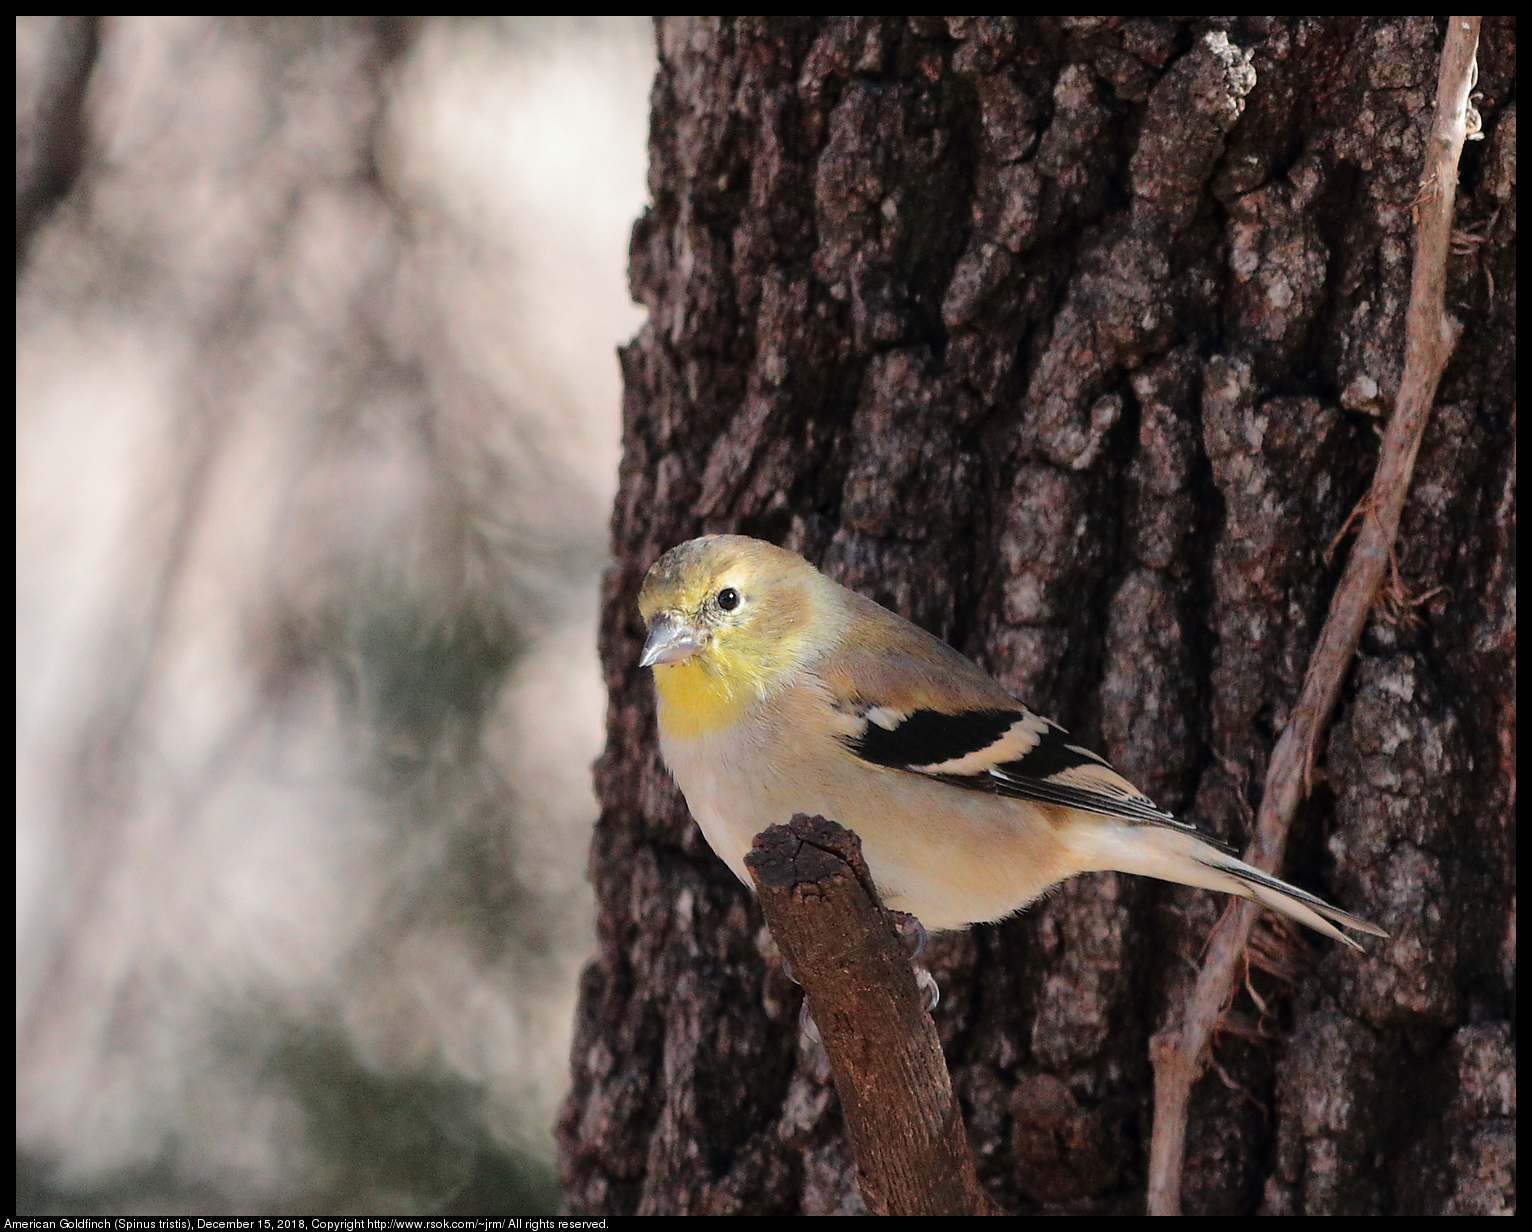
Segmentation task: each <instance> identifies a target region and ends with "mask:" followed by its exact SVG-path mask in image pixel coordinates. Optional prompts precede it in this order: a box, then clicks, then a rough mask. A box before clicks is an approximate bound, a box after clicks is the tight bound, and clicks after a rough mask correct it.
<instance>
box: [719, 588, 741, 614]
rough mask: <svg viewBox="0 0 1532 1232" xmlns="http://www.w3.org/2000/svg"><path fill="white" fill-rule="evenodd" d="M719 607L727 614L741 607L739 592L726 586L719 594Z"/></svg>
mask: <svg viewBox="0 0 1532 1232" xmlns="http://www.w3.org/2000/svg"><path fill="white" fill-rule="evenodd" d="M718 606H719V607H721V608H722V609H723V610H724V611H726V612H732V611H733V610H734V609H735V608H737V607H738V606H739V591H737V590H735V589H734V587H732V586H725V587H724V588H723V589H722V590H720V591H719V592H718Z"/></svg>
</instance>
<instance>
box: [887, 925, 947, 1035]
mask: <svg viewBox="0 0 1532 1232" xmlns="http://www.w3.org/2000/svg"><path fill="white" fill-rule="evenodd" d="M888 914H889V917H890V918H891V919H892V920H893V921H894V929H895V930H896V931H897V932H898V934H899V940H900V941H902V942H904V948H905V949H907V950H908V951H909V952H910V965H911V966H913V967H914V968H915V985H916V987H918V988H919V989H920V1001H921V1004H922V1005H924V1006H925V1008H926V1012H927V1013H930V1012H931V1011H932V1010H934V1009H935V1008H936V1006H937V1003H938V1002H939V1001H940V1000H941V999H942V994H941V989H939V988H938V987H937V986H936V977H935V976H933V975H932V974H931V973H930V972H929V971H927V970H926V969H925V968H924V967H922V966H921V965H920V964H919V963H917V962H915V959H917V958H919V957H920V952H921V951H922V950H924V949H925V948H926V926H925V925H924V924H922V923H921V922H920V920H919V919H917V918H916V917H915V916H913V915H911V914H910V913H909V912H908V911H890V912H889V913H888Z"/></svg>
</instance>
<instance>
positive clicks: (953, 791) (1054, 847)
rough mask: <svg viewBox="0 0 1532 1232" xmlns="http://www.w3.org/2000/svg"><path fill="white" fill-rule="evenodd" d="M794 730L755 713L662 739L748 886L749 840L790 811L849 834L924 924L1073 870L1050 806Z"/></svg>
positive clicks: (988, 906) (1006, 910)
mask: <svg viewBox="0 0 1532 1232" xmlns="http://www.w3.org/2000/svg"><path fill="white" fill-rule="evenodd" d="M745 733H748V734H745ZM794 734H795V735H796V737H797V738H796V739H793V738H786V737H787V736H788V733H786V732H783V731H780V730H778V728H777V725H776V724H774V723H772V722H770V721H767V720H761V719H760V718H759V717H757V720H756V721H754V722H750V723H743V724H736V725H732V726H731V727H730V728H729V729H727V730H724V731H715V732H712V733H709V734H706V735H704V736H702V737H698V738H691V739H677V738H674V737H672V738H670V739H668V740H667V739H662V742H661V743H662V750H663V752H664V755H665V760H666V763H667V764H668V765H669V766H670V769H671V772H672V773H673V774H674V775H675V778H676V781H677V783H678V784H679V785H680V787H681V791H682V793H683V794H684V795H685V796H686V802H687V805H688V807H689V808H690V809H691V813H692V816H693V817H695V818H696V820H697V824H698V825H699V826H700V827H701V828H702V833H703V835H704V836H705V837H706V838H707V840H708V843H709V844H710V845H711V846H712V848H713V850H714V851H715V852H717V853H718V855H719V856H720V857H721V858H722V859H723V861H724V863H725V864H727V865H728V866H729V868H730V869H732V870H733V871H734V874H735V875H736V876H737V877H739V878H740V880H742V881H744V882H745V883H746V884H747V885H748V884H750V878H749V875H748V873H747V871H746V869H745V853H746V852H748V851H749V850H750V844H751V841H752V840H753V839H754V837H755V835H756V834H758V833H759V832H760V831H762V830H764V829H765V828H766V827H767V826H770V825H776V824H780V823H784V822H786V821H788V820H789V819H790V818H791V817H792V816H793V814H794V813H809V814H816V813H817V814H819V815H821V816H824V817H828V818H830V819H831V820H833V821H837V822H839V823H840V824H841V825H843V826H846V827H847V828H848V829H851V830H854V831H856V833H857V835H858V836H859V837H860V838H861V840H862V851H863V854H864V855H865V856H866V858H867V863H868V867H869V868H870V869H871V871H872V875H873V880H874V882H875V883H876V884H877V886H878V890H879V892H880V893H881V894H882V896H883V900H884V904H885V905H886V906H888V907H892V908H895V909H897V910H901V911H908V912H911V913H912V914H914V915H916V916H918V917H919V918H920V920H921V922H922V923H923V924H925V926H926V927H927V928H931V929H941V928H961V927H963V926H965V925H967V924H971V923H975V922H977V921H981V920H994V919H999V918H1000V917H1002V916H1005V915H1009V914H1010V913H1011V912H1013V911H1016V910H1017V909H1019V908H1021V907H1023V906H1025V905H1026V904H1027V903H1029V902H1031V901H1032V899H1034V898H1036V897H1037V896H1038V895H1039V894H1041V893H1042V892H1043V891H1044V890H1045V889H1047V888H1048V887H1049V886H1050V885H1052V884H1054V883H1055V882H1057V881H1060V880H1062V879H1063V878H1064V877H1067V876H1069V875H1070V874H1071V873H1073V872H1075V871H1078V870H1077V869H1074V868H1071V867H1068V865H1067V863H1066V860H1067V857H1066V853H1065V848H1064V845H1063V844H1062V843H1061V842H1060V841H1059V837H1058V833H1057V815H1056V814H1054V813H1052V812H1051V811H1049V810H1045V809H1043V808H1040V807H1038V806H1035V805H1032V804H1029V803H1027V802H1025V801H1019V800H1011V799H1006V798H1003V797H999V796H993V795H989V794H986V793H982V792H973V791H968V790H966V789H964V788H960V787H955V786H952V785H951V784H946V783H940V782H936V781H934V780H930V779H926V778H923V777H922V776H920V775H917V774H914V773H911V772H908V771H901V770H892V769H883V768H879V767H874V766H868V765H867V764H866V763H863V762H860V761H858V760H857V759H856V758H855V757H854V755H853V754H852V753H850V752H849V750H844V749H842V748H841V747H840V746H839V745H838V744H836V743H834V742H833V740H834V738H833V737H832V736H829V735H826V734H823V733H818V734H816V736H817V739H818V740H819V741H821V742H823V743H820V744H819V745H818V756H817V757H812V758H810V757H804V756H800V755H797V754H796V753H795V749H797V748H798V747H799V746H800V745H801V744H802V743H803V741H804V739H805V738H806V737H805V734H804V733H803V732H802V731H801V730H800V731H798V732H796V733H794Z"/></svg>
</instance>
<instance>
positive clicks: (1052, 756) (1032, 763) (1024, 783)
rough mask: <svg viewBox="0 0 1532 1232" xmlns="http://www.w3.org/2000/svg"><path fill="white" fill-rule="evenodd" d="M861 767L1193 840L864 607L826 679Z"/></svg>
mask: <svg viewBox="0 0 1532 1232" xmlns="http://www.w3.org/2000/svg"><path fill="white" fill-rule="evenodd" d="M826 683H827V684H828V685H829V686H830V689H831V692H832V695H833V700H832V704H833V705H834V706H835V708H836V709H837V710H838V711H839V712H840V715H841V716H842V723H843V725H842V727H841V732H840V739H841V741H842V742H843V743H844V744H845V746H846V747H847V748H848V749H849V750H850V751H851V752H852V753H854V754H855V755H856V756H857V757H858V758H860V759H861V760H863V761H865V762H867V763H869V764H871V765H875V766H887V767H890V768H893V769H898V770H906V771H909V772H910V773H912V774H922V775H925V776H927V777H929V778H934V779H939V780H941V781H942V782H944V783H951V784H952V785H954V786H956V787H962V788H966V789H968V790H971V791H984V792H989V793H991V794H994V795H1000V796H1010V797H1013V798H1015V799H1019V800H1034V801H1036V802H1038V803H1040V804H1052V805H1060V806H1063V807H1067V808H1075V809H1082V810H1084V811H1086V812H1090V813H1098V814H1100V815H1102V816H1105V817H1115V818H1120V819H1122V820H1124V821H1130V822H1138V823H1141V824H1152V825H1162V826H1171V827H1174V828H1175V829H1178V830H1186V831H1190V832H1192V833H1196V832H1197V831H1196V830H1195V828H1194V827H1192V826H1189V825H1187V824H1186V823H1185V822H1182V821H1178V820H1177V819H1176V817H1175V816H1174V815H1173V814H1171V813H1168V812H1166V811H1165V810H1164V809H1162V808H1159V807H1158V806H1157V805H1156V804H1155V803H1154V802H1153V801H1152V800H1150V799H1149V798H1148V797H1147V796H1146V795H1144V793H1143V792H1141V791H1139V790H1138V789H1137V788H1136V787H1134V786H1133V784H1131V783H1130V782H1128V781H1127V779H1125V778H1123V777H1122V775H1120V774H1118V773H1117V772H1116V771H1115V770H1113V769H1112V767H1111V765H1110V764H1109V763H1108V762H1107V761H1106V759H1105V758H1103V757H1101V756H1099V755H1098V754H1096V753H1093V752H1092V751H1091V750H1090V749H1087V748H1085V747H1084V746H1083V745H1080V744H1076V743H1075V742H1074V741H1073V740H1071V739H1070V737H1069V733H1068V732H1066V731H1065V730H1064V729H1063V728H1062V727H1060V726H1059V725H1058V724H1057V723H1055V722H1053V721H1052V720H1051V719H1045V718H1043V717H1042V716H1041V715H1037V714H1034V713H1032V711H1030V710H1028V709H1027V708H1026V707H1025V706H1024V705H1022V704H1021V703H1020V702H1018V701H1017V700H1016V699H1015V698H1013V697H1012V696H1011V695H1010V694H1009V693H1007V692H1006V691H1005V690H1004V689H1003V688H1002V687H1001V686H1000V684H999V683H998V682H997V681H995V680H993V679H992V678H991V677H990V676H988V675H987V674H985V673H984V672H983V671H981V670H980V669H979V668H978V667H976V666H975V665H974V664H973V663H971V662H969V661H968V660H967V659H965V658H964V657H963V656H962V655H960V654H958V653H957V651H955V650H953V649H952V648H951V647H950V646H948V645H946V644H945V643H944V642H940V641H938V640H937V639H936V638H934V637H931V636H930V635H929V634H927V633H925V632H923V631H921V630H920V629H918V628H916V627H915V626H914V625H911V624H909V623H908V622H906V621H904V620H902V619H900V618H899V617H897V616H895V615H893V614H892V613H889V612H887V611H885V610H884V609H882V608H879V607H876V606H875V605H873V604H871V603H867V604H866V606H865V607H863V606H861V605H860V604H858V605H857V608H856V610H855V620H854V623H853V624H852V626H851V630H850V633H849V636H848V637H847V639H846V641H845V642H844V643H843V644H842V646H841V653H840V654H839V655H837V658H836V668H835V670H832V671H830V672H828V673H826Z"/></svg>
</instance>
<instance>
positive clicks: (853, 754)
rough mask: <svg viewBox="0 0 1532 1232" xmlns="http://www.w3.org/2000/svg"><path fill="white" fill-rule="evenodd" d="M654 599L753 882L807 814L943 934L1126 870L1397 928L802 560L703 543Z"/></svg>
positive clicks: (663, 571)
mask: <svg viewBox="0 0 1532 1232" xmlns="http://www.w3.org/2000/svg"><path fill="white" fill-rule="evenodd" d="M638 608H639V614H640V615H641V617H642V618H643V621H644V625H645V641H644V646H643V651H642V653H641V655H640V656H639V665H640V666H641V667H647V668H652V669H653V678H654V689H655V699H656V718H657V720H658V729H659V744H660V751H661V754H662V755H663V757H664V760H665V764H666V766H667V767H668V768H669V770H670V773H671V775H672V777H673V778H674V779H675V781H676V783H677V785H678V786H679V787H680V789H681V793H682V795H684V796H685V798H686V803H687V807H688V808H689V809H690V811H691V814H692V817H693V818H695V820H696V822H697V824H698V826H699V827H700V828H701V830H702V833H703V835H704V836H705V837H706V839H707V841H708V844H709V845H710V846H711V847H712V849H713V850H714V851H715V852H716V853H717V854H718V856H719V857H720V858H721V859H722V860H723V862H724V863H725V864H726V865H728V867H729V868H730V869H731V870H732V871H733V872H734V874H735V876H737V877H738V878H739V879H740V880H741V881H742V882H744V883H745V885H747V886H749V885H751V881H750V878H749V876H748V873H747V871H746V867H745V855H746V853H747V852H749V851H750V848H751V843H752V840H753V839H754V837H755V835H756V834H758V833H759V832H761V831H762V830H764V829H766V828H767V827H768V826H771V825H775V824H781V823H785V822H787V821H788V820H789V819H790V818H791V817H792V816H793V815H794V814H797V813H805V814H809V815H816V814H817V815H820V816H823V817H827V818H830V819H831V820H834V821H836V822H838V823H839V824H841V825H842V826H845V827H846V828H847V829H850V830H853V831H855V832H856V834H857V835H858V837H859V838H860V839H861V842H862V851H863V855H864V857H865V859H866V861H867V865H868V869H869V871H870V872H871V874H872V877H873V881H874V883H875V884H876V886H877V888H878V891H879V894H880V895H881V896H882V898H883V902H884V905H885V906H886V907H888V908H890V909H892V910H895V911H900V912H904V913H907V914H909V915H913V916H914V917H916V919H917V920H919V922H920V924H921V925H922V926H924V928H926V929H930V930H945V929H960V928H966V927H968V926H970V925H973V924H977V923H983V922H988V921H994V920H1000V919H1003V918H1005V917H1007V916H1009V915H1012V914H1014V913H1015V912H1017V911H1019V910H1021V909H1022V908H1023V907H1025V906H1026V905H1027V904H1028V903H1031V902H1033V901H1034V900H1036V899H1037V898H1038V897H1040V896H1041V895H1043V894H1044V893H1046V892H1047V891H1048V890H1049V889H1051V888H1052V887H1054V886H1056V885H1057V884H1058V883H1060V882H1062V881H1064V880H1065V879H1067V878H1069V877H1073V876H1075V875H1077V874H1080V873H1086V872H1097V871H1105V870H1114V871H1116V872H1122V873H1135V874H1139V875H1141V876H1147V877H1156V878H1159V879H1160V880H1162V881H1172V882H1179V883H1180V884H1182V885H1189V886H1200V887H1202V888H1204V889H1210V890H1221V891H1223V892H1224V893H1226V894H1233V895H1238V896H1239V897H1241V898H1246V899H1252V900H1254V901H1255V902H1257V903H1259V904H1261V905H1262V906H1264V907H1268V908H1270V909H1271V910H1273V911H1276V912H1280V913H1281V914H1283V915H1286V916H1290V917H1291V918H1293V919H1295V920H1298V921H1299V922H1301V923H1303V924H1305V925H1307V926H1308V927H1309V928H1312V929H1314V930H1316V931H1317V932H1320V933H1323V934H1324V935H1326V936H1328V937H1332V938H1335V939H1337V940H1339V941H1341V942H1343V943H1345V944H1346V945H1348V946H1351V947H1352V948H1353V949H1357V950H1360V949H1361V946H1360V945H1358V944H1357V942H1356V941H1355V940H1353V939H1352V938H1351V937H1349V936H1348V935H1347V934H1346V933H1344V932H1342V931H1341V928H1346V929H1351V930H1353V931H1356V932H1362V933H1370V934H1372V935H1374V936H1386V935H1387V934H1386V933H1384V932H1383V930H1382V929H1380V928H1378V927H1377V926H1376V925H1373V924H1370V923H1368V922H1367V921H1365V920H1362V919H1360V918H1358V917H1357V916H1354V915H1352V914H1350V913H1349V912H1346V911H1342V910H1341V909H1340V908H1338V907H1334V906H1332V905H1331V904H1329V903H1327V902H1325V901H1324V900H1323V899H1321V898H1318V897H1316V896H1315V895H1313V894H1310V893H1308V892H1307V891H1305V890H1301V889H1299V888H1298V887H1296V886H1292V885H1288V884H1287V883H1286V882H1284V881H1280V880H1278V879H1277V878H1275V877H1272V876H1270V875H1269V874H1267V873H1264V872H1262V871H1261V870H1260V869H1257V868H1254V867H1253V866H1251V865H1249V864H1247V863H1245V862H1244V861H1243V860H1240V859H1239V858H1238V857H1237V856H1235V855H1234V854H1233V853H1232V852H1230V851H1229V850H1227V849H1226V848H1224V847H1223V846H1222V845H1220V844H1219V843H1218V842H1217V841H1216V840H1213V839H1211V838H1209V837H1207V836H1206V835H1203V834H1201V833H1200V832H1199V831H1198V830H1197V829H1196V828H1195V827H1194V826H1192V825H1190V824H1188V823H1186V822H1184V821H1181V820H1179V819H1177V818H1176V817H1175V815H1174V814H1172V813H1169V812H1167V811H1165V810H1164V809H1161V808H1160V807H1158V806H1157V805H1156V804H1155V803H1154V802H1153V801H1152V800H1150V799H1149V798H1148V797H1147V796H1145V795H1144V794H1143V793H1142V792H1141V791H1139V790H1138V788H1136V787H1134V786H1133V784H1132V783H1130V782H1129V781H1128V780H1127V779H1125V778H1123V776H1122V775H1120V774H1118V773H1117V772H1116V771H1115V770H1113V769H1112V767H1111V765H1110V764H1108V762H1107V761H1106V759H1105V758H1103V757H1101V756H1099V755H1098V754H1096V753H1094V752H1092V751H1091V750H1090V749H1088V748H1086V747H1084V746H1083V745H1081V744H1079V743H1077V742H1076V741H1074V740H1073V739H1072V738H1071V737H1070V735H1069V733H1068V732H1066V731H1065V730H1064V729H1063V728H1062V727H1060V726H1059V725H1058V724H1057V723H1055V722H1053V721H1052V720H1050V719H1046V718H1044V717H1042V716H1041V715H1038V714H1036V713H1034V712H1033V711H1032V710H1030V709H1029V708H1028V707H1027V706H1025V705H1023V704H1022V703H1021V702H1020V701H1018V700H1017V699H1016V698H1015V697H1014V696H1012V695H1011V693H1009V692H1008V691H1007V690H1006V689H1005V688H1004V687H1003V686H1002V685H1001V684H1000V683H999V682H998V681H996V680H994V679H993V678H992V677H990V676H989V675H988V674H986V673H985V672H984V671H983V670H981V669H980V668H979V667H978V666H976V665H975V664H974V663H972V662H971V661H970V660H968V659H966V658H965V657H963V656H962V655H961V654H959V653H958V652H957V651H956V650H954V649H953V648H952V647H950V646H948V645H947V644H946V643H945V642H942V641H940V640H939V639H938V638H936V637H934V636H932V635H931V634H929V633H927V632H926V631H925V630H923V629H921V628H919V627H917V626H916V625H914V624H912V623H910V622H909V621H907V620H905V619H904V618H903V617H901V616H899V615H897V614H895V613H894V612H891V611H889V610H888V609H886V608H884V607H881V606H879V605H878V604H877V603H874V602H873V601H872V600H871V599H868V598H866V597H865V596H863V595H859V594H857V593H856V592H855V591H852V590H849V589H847V588H846V587H844V586H842V585H840V584H839V583H838V582H835V581H834V580H832V579H831V578H828V577H826V576H825V575H824V574H823V573H822V572H820V571H819V570H818V569H816V568H815V567H814V566H813V565H812V564H810V563H809V562H808V561H807V560H805V559H804V558H803V557H802V556H799V555H798V554H797V553H795V552H791V551H788V550H787V549H785V548H780V547H777V546H775V545H773V544H770V543H766V542H764V541H762V540H759V539H753V538H749V537H747V536H744V535H707V536H703V537H702V538H698V539H691V540H689V541H687V542H685V543H682V544H679V545H678V546H676V547H673V548H671V549H670V550H669V551H667V552H665V553H664V554H663V555H662V556H660V558H659V559H658V560H657V561H655V563H654V564H653V566H651V568H650V569H649V571H648V573H647V575H646V576H645V578H644V582H643V585H642V587H641V589H640V592H639V598H638ZM1337 925H1338V926H1339V927H1337Z"/></svg>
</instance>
